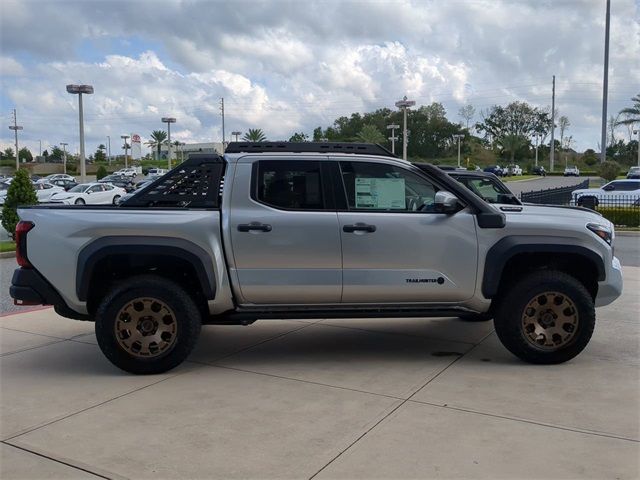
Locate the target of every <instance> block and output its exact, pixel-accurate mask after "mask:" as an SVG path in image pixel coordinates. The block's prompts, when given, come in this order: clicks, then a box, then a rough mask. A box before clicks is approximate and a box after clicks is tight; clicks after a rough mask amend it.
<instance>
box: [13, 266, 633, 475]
mask: <svg viewBox="0 0 640 480" xmlns="http://www.w3.org/2000/svg"><path fill="white" fill-rule="evenodd" d="M624 273H625V282H626V283H625V293H624V296H623V298H622V299H620V300H619V301H617V302H616V303H614V304H613V305H611V306H609V307H605V308H601V309H599V311H598V325H597V327H596V332H595V335H594V338H593V340H592V342H591V344H590V345H589V346H588V347H587V349H586V350H585V351H584V352H583V353H582V354H581V355H580V356H579V357H577V358H576V359H574V360H573V361H571V362H569V363H566V364H563V365H557V366H534V365H528V364H524V363H522V362H520V361H518V360H516V359H515V358H514V357H512V356H511V355H510V354H509V353H508V352H507V351H506V350H504V348H503V347H502V346H501V345H500V344H499V342H498V340H497V339H496V336H495V333H493V327H492V324H491V322H481V323H467V322H462V321H460V320H457V319H376V320H373V319H357V320H324V321H319V322H318V321H261V322H257V323H255V324H254V325H251V326H248V327H240V326H209V327H203V331H202V336H201V339H200V342H199V344H198V346H197V348H196V351H195V352H194V353H193V354H192V355H191V357H190V360H189V362H187V363H186V364H184V365H182V366H181V367H179V368H177V369H176V370H174V371H171V372H169V373H167V374H164V375H157V376H146V377H142V376H132V375H127V374H124V373H122V372H120V371H119V370H117V369H116V368H115V367H113V366H111V364H110V363H108V361H107V360H106V359H104V357H103V356H102V354H101V353H100V351H99V349H98V347H97V345H96V344H95V338H94V335H93V324H91V323H87V322H79V321H73V320H67V319H62V318H60V317H57V316H56V315H55V313H54V312H53V311H52V310H51V309H46V310H39V311H32V312H28V313H24V314H18V315H11V316H7V317H4V318H0V327H1V328H0V355H1V357H0V374H1V377H0V387H1V388H0V391H1V400H2V412H1V417H0V420H1V423H0V426H1V428H0V434H1V436H2V444H1V445H0V448H1V462H0V477H1V478H3V479H10V478H96V476H102V477H106V478H122V477H126V478H154V479H164V478H221V479H226V478H274V479H282V478H312V477H313V478H315V477H317V478H362V479H369V478H394V479H399V478H487V479H495V478H505V479H506V478H509V479H513V478H518V479H524V478H531V479H533V478H536V479H540V478H548V479H552V478H553V479H555V478H598V479H602V478H620V479H635V478H638V476H639V475H640V466H639V464H638V461H639V460H638V459H639V458H640V379H639V376H638V372H639V368H640V357H639V352H638V348H639V340H640V323H639V319H638V312H639V311H640V295H639V294H638V292H639V291H640V268H638V267H625V269H624Z"/></svg>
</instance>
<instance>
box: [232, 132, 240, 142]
mask: <svg viewBox="0 0 640 480" xmlns="http://www.w3.org/2000/svg"><path fill="white" fill-rule="evenodd" d="M231 135H233V136H235V137H236V142H237V141H238V137H239V136H240V135H242V132H231Z"/></svg>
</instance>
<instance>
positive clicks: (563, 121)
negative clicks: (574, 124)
mask: <svg viewBox="0 0 640 480" xmlns="http://www.w3.org/2000/svg"><path fill="white" fill-rule="evenodd" d="M570 126H571V122H570V121H569V117H567V116H566V115H562V116H561V117H560V118H559V119H558V127H559V128H560V148H564V132H566V131H567V129H568V128H569V127H570Z"/></svg>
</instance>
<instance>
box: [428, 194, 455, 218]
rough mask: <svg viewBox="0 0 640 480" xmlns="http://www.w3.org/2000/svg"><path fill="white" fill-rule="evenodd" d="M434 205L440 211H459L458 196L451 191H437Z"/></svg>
mask: <svg viewBox="0 0 640 480" xmlns="http://www.w3.org/2000/svg"><path fill="white" fill-rule="evenodd" d="M433 205H434V207H435V211H436V212H438V213H455V212H457V211H458V197H456V196H455V195H454V194H453V193H451V192H447V191H444V190H441V191H439V192H436V197H435V199H434V202H433Z"/></svg>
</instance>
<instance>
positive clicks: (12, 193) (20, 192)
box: [2, 168, 38, 238]
mask: <svg viewBox="0 0 640 480" xmlns="http://www.w3.org/2000/svg"><path fill="white" fill-rule="evenodd" d="M36 203H38V197H37V196H36V191H35V189H34V188H33V184H32V183H31V179H30V178H29V172H28V171H27V170H26V169H24V168H21V169H20V170H18V171H17V172H16V175H15V177H14V178H13V181H12V182H11V185H9V188H8V189H7V198H6V199H5V201H4V205H3V207H2V226H3V227H4V229H5V230H6V231H7V232H8V233H9V235H11V238H13V236H14V234H15V231H16V225H17V223H18V222H19V221H20V218H18V206H19V205H35V204H36Z"/></svg>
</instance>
